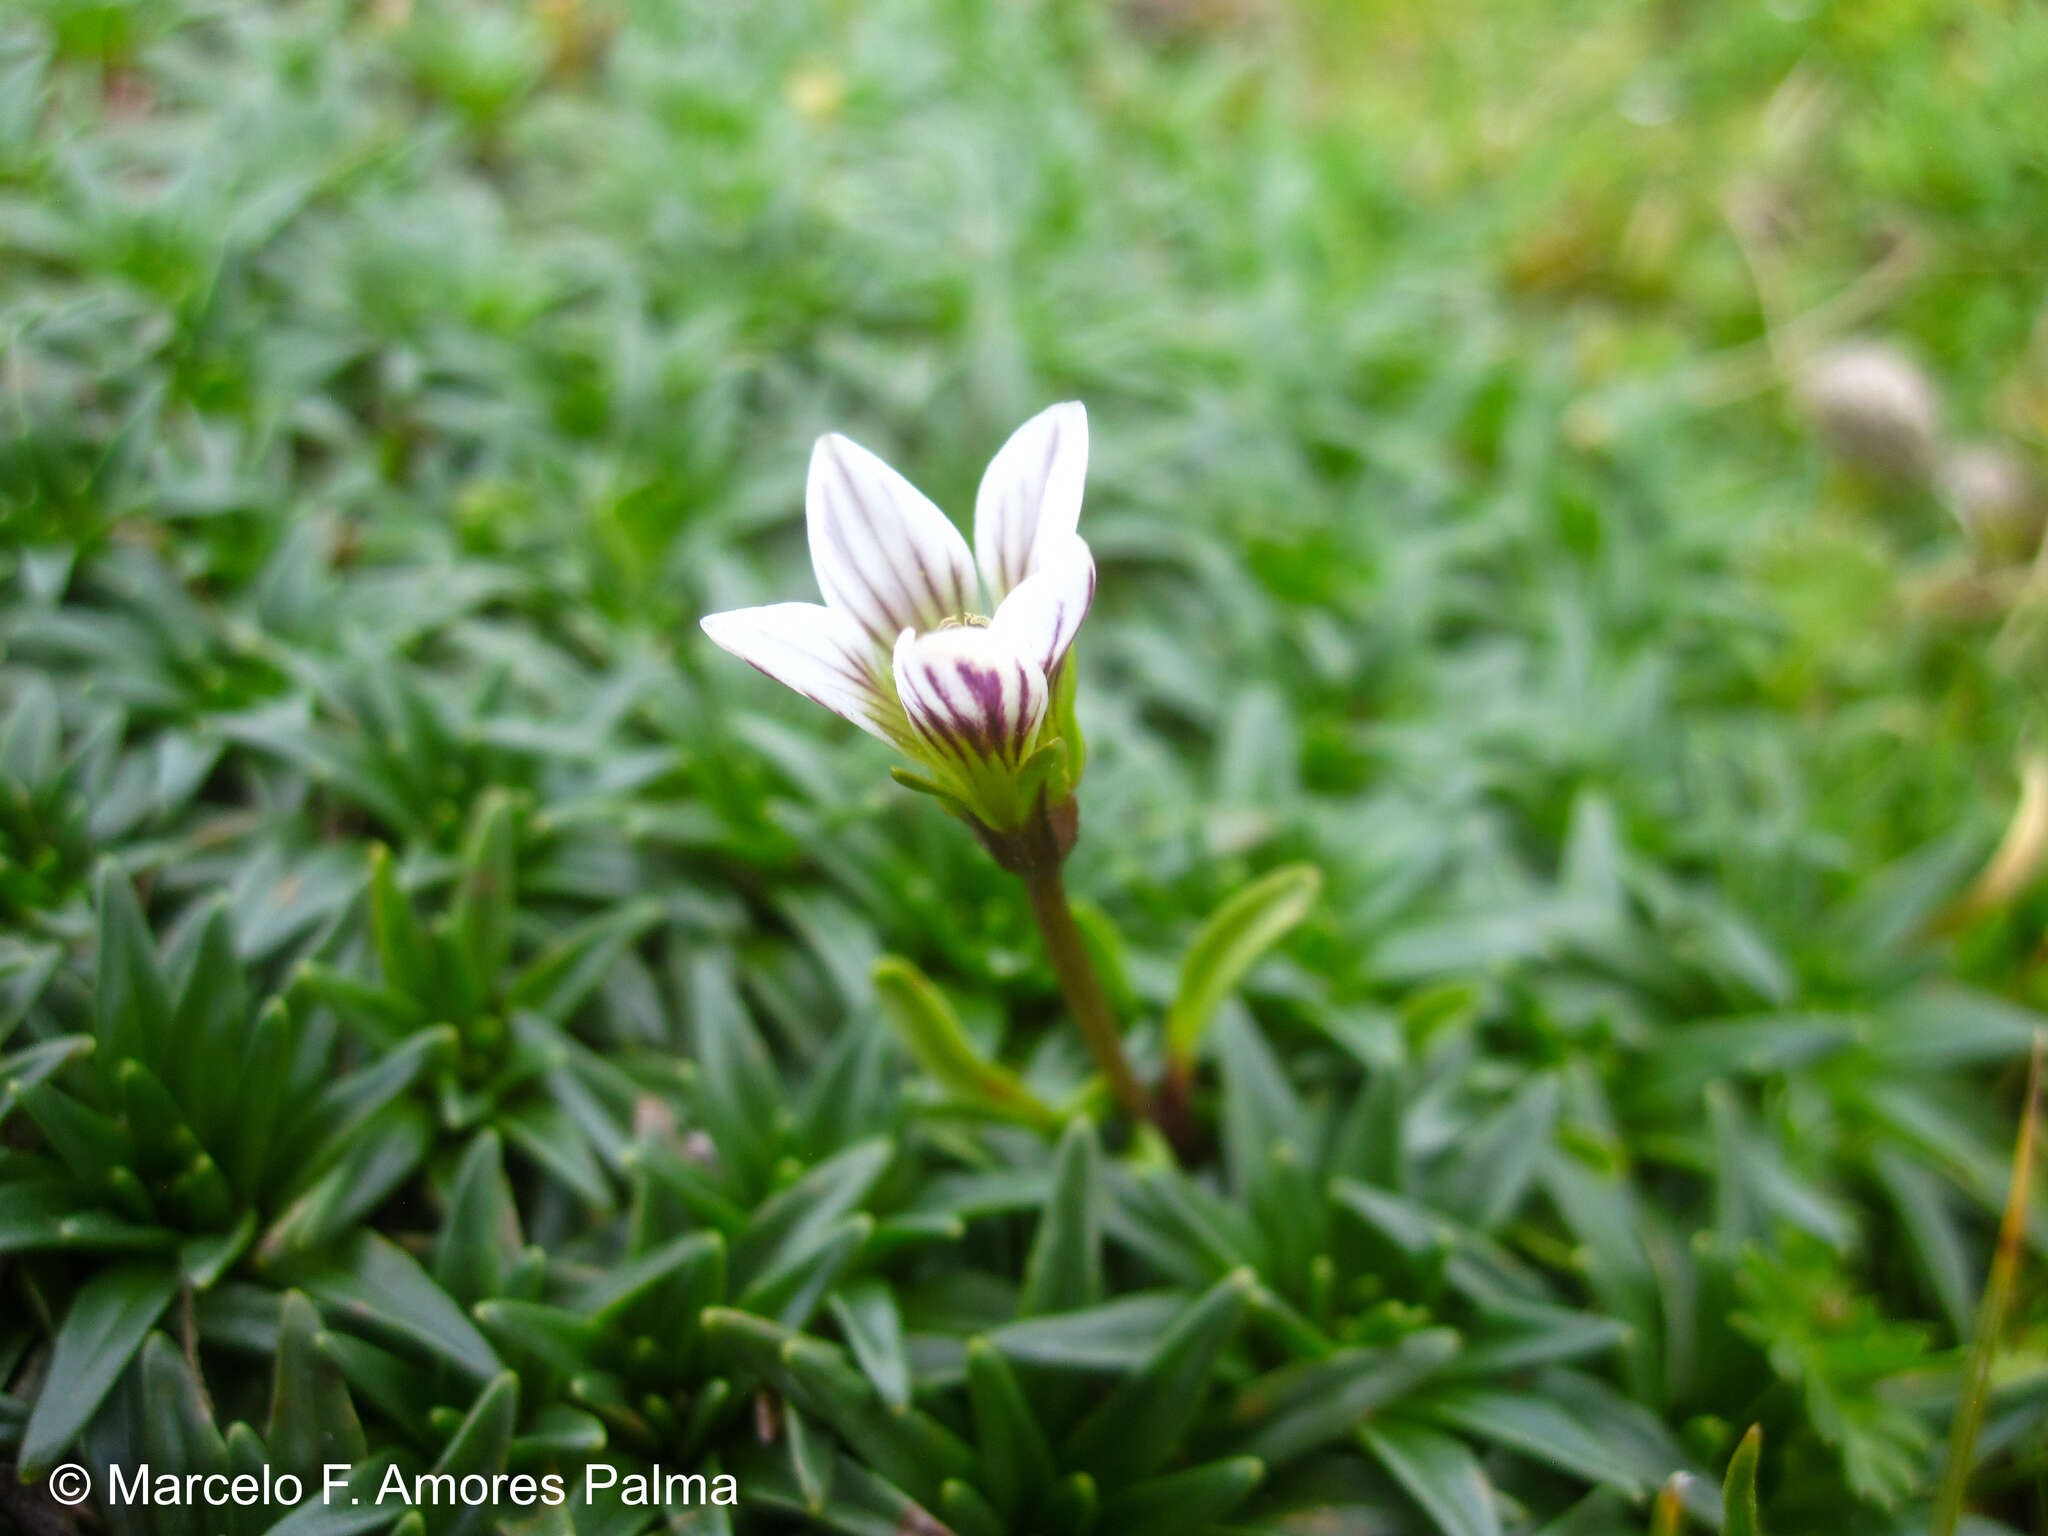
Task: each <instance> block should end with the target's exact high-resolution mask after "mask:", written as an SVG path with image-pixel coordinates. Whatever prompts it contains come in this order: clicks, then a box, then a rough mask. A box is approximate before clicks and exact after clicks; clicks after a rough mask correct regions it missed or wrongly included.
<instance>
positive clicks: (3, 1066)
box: [0, 1035, 96, 1125]
mask: <svg viewBox="0 0 2048 1536" xmlns="http://www.w3.org/2000/svg"><path fill="white" fill-rule="evenodd" d="M95 1044H96V1042H95V1041H94V1040H93V1038H92V1036H91V1035H59V1036H57V1037H56V1038H55V1039H54V1040H45V1041H43V1042H42V1043H41V1044H39V1045H31V1046H27V1047H25V1048H23V1049H22V1050H19V1051H16V1052H15V1053H14V1054H13V1055H11V1056H0V1125H5V1124H6V1123H7V1117H8V1116H9V1115H11V1114H13V1113H14V1107H15V1105H16V1104H18V1103H19V1102H20V1101H21V1096H22V1093H23V1092H24V1091H25V1090H27V1089H29V1088H33V1087H34V1086H35V1085H36V1084H37V1083H40V1082H42V1081H43V1080H44V1079H45V1078H47V1077H49V1076H51V1075H52V1074H53V1073H55V1072H57V1071H58V1070H59V1069H60V1068H62V1067H64V1066H65V1065H66V1064H67V1063H69V1062H73V1061H76V1060H78V1059H79V1058H80V1057H81V1056H84V1055H86V1054H87V1053H89V1052H90V1051H92V1050H93V1049H94V1047H95Z"/></svg>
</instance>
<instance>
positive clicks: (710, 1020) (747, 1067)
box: [684, 954, 788, 1189]
mask: <svg viewBox="0 0 2048 1536" xmlns="http://www.w3.org/2000/svg"><path fill="white" fill-rule="evenodd" d="M684 988H685V996H686V997H687V999H688V1003H689V1010H690V1041H691V1044H692V1045H693V1046H694V1047H695V1051H694V1056H695V1061H696V1067H697V1073H698V1080H697V1089H696V1091H695V1093H694V1094H693V1095H692V1097H693V1099H694V1100H695V1101H696V1103H697V1105H698V1113H699V1115H700V1116H701V1117H702V1119H703V1121H704V1127H705V1129H706V1130H707V1131H708V1132H709V1133H710V1136H711V1140H712V1144H713V1145H714V1146H716V1147H717V1148H718V1155H719V1159H720V1161H721V1162H722V1163H725V1164H728V1165H729V1166H730V1167H731V1169H732V1171H733V1173H734V1174H735V1175H736V1176H737V1178H738V1179H739V1180H740V1182H741V1185H742V1187H744V1188H750V1189H758V1188H760V1187H762V1186H763V1185H764V1184H765V1183H766V1182H767V1178H768V1174H769V1169H770V1166H771V1165H772V1163H773V1161H774V1147H775V1144H776V1133H777V1130H778V1129H779V1126H780V1122H781V1121H782V1120H783V1119H784V1118H785V1117H786V1116H787V1115H788V1110H787V1108H786V1107H785V1104H784V1092H783V1086H782V1081H781V1078H780V1076H779V1074H778V1073H777V1072H776V1070H775V1063H774V1060H773V1059H772V1058H771V1057H770V1056H769V1054H768V1048H767V1046H766V1045H764V1044H762V1042H761V1036H760V1034H759V1032H758V1031H757V1030H756V1029H755V1028H754V1023H753V1020H752V1019H751V1018H749V1017H748V1015H747V1010H746V1005H745V1004H744V1003H743V1002H741V1000H740V996H739V991H738V988H737V987H736V986H735V985H734V982H733V977H732V963H731V961H730V959H728V958H726V957H723V956H716V955H708V954H707V955H699V956H697V957H696V958H695V959H693V960H692V961H691V962H690V966H689V971H688V975H687V978H686V980H685V983H684Z"/></svg>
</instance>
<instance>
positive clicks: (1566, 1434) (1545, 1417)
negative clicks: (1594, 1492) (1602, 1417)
mask: <svg viewBox="0 0 2048 1536" xmlns="http://www.w3.org/2000/svg"><path fill="white" fill-rule="evenodd" d="M1427 1411H1428V1413H1429V1416H1430V1417H1431V1418H1433V1419H1435V1420H1437V1421H1438V1422H1440V1423H1441V1424H1443V1425H1444V1426H1445V1427H1446V1428H1449V1429H1455V1430H1458V1431H1461V1432H1462V1433H1464V1434H1467V1435H1473V1436H1477V1437H1478V1438H1479V1439H1481V1440H1491V1441H1492V1442H1493V1443H1494V1444H1496V1445H1500V1446H1505V1447H1506V1448H1507V1449H1509V1450H1511V1451H1516V1452H1518V1453H1520V1454H1521V1455H1524V1456H1527V1457H1529V1458H1531V1459H1532V1460H1535V1461H1541V1462H1547V1463H1548V1464H1550V1465H1551V1466H1553V1467H1559V1468H1561V1469H1563V1470H1564V1471H1566V1472H1570V1473H1573V1474H1575V1475H1577V1476H1579V1477H1583V1478H1585V1479H1586V1480H1587V1481H1589V1482H1596V1483H1606V1484H1608V1485H1609V1486H1610V1487H1613V1488H1618V1489H1620V1490H1621V1491H1622V1492H1623V1493H1625V1494H1626V1495H1628V1497H1629V1498H1631V1499H1638V1498H1642V1497H1644V1496H1645V1495H1646V1494H1647V1493H1648V1492H1649V1489H1648V1487H1647V1486H1646V1485H1645V1484H1644V1483H1643V1482H1642V1481H1641V1480H1640V1479H1639V1478H1638V1477H1637V1475H1636V1469H1635V1467H1634V1465H1633V1463H1632V1462H1631V1461H1630V1460H1629V1458H1628V1457H1627V1456H1625V1455H1620V1454H1617V1453H1615V1451H1614V1450H1613V1449H1612V1448H1611V1447H1609V1445H1608V1444H1607V1443H1606V1441H1605V1440H1603V1439H1602V1438H1601V1436H1600V1435H1599V1434H1597V1433H1596V1432H1594V1431H1593V1430H1591V1429H1589V1428H1588V1427H1587V1426H1585V1425H1583V1424H1581V1423H1580V1422H1579V1421H1578V1420H1577V1419H1575V1418H1573V1417H1572V1415H1571V1414H1570V1413H1569V1412H1567V1411H1566V1410H1565V1409H1564V1408H1563V1407H1562V1406H1560V1405H1559V1404H1557V1403H1554V1402H1552V1401H1550V1400H1549V1399H1547V1398H1543V1397H1538V1396H1534V1395H1532V1394H1529V1393H1525V1392H1511V1391H1506V1390H1502V1389H1499V1388H1495V1387H1490V1386H1470V1387H1458V1388H1454V1389H1451V1390H1449V1391H1445V1392H1439V1393H1436V1394H1433V1395H1432V1396H1431V1397H1430V1399H1429V1402H1428V1406H1427Z"/></svg>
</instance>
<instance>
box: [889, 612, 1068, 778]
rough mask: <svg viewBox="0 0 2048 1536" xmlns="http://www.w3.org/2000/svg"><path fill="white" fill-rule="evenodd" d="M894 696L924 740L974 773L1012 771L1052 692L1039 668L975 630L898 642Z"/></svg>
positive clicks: (904, 637) (907, 636)
mask: <svg viewBox="0 0 2048 1536" xmlns="http://www.w3.org/2000/svg"><path fill="white" fill-rule="evenodd" d="M895 671H896V695H897V697H898V698H900V699H901V700H902V701H903V711H904V713H905V714H906V715H908V716H909V717H910V726H911V729H912V730H913V731H915V732H916V733H917V736H918V739H919V740H920V741H922V742H923V743H924V744H925V746H927V747H929V748H930V749H931V750H932V752H933V753H935V754H937V755H939V756H941V757H944V758H947V759H949V760H951V761H952V762H954V763H956V764H958V765H959V766H961V767H962V768H964V769H966V770H968V772H969V773H970V774H971V773H972V772H973V771H974V770H975V769H976V768H978V767H980V766H982V765H984V764H989V763H999V764H1002V765H1004V766H1007V767H1012V768H1014V767H1015V766H1016V765H1017V764H1018V763H1020V762H1022V761H1023V760H1024V754H1025V753H1026V751H1028V750H1029V749H1030V746H1031V741H1032V738H1033V737H1034V736H1036V735H1037V734H1038V727H1039V723H1040V722H1041V721H1043V720H1044V719H1045V710H1046V704H1047V700H1048V692H1049V690H1048V689H1047V687H1046V682H1045V673H1044V672H1043V671H1042V670H1040V668H1039V666H1038V663H1036V662H1035V661H1033V660H1031V659H1030V658H1029V657H1028V656H1023V655H1020V654H1018V652H1017V650H1016V648H1015V647H1014V646H1012V645H1010V644H1009V643H1008V642H1007V641H1006V640H1004V639H1003V638H1002V637H1001V636H1000V635H997V634H996V633H995V632H994V631H993V630H989V629H982V628H978V627H976V626H974V625H966V624H963V625H959V626H957V627H955V628H951V629H940V630H934V631H933V632H932V633H930V634H928V635H920V634H917V633H915V632H914V631H912V630H908V629H906V630H904V631H903V633H902V634H901V635H900V636H898V637H897V640H896V656H895Z"/></svg>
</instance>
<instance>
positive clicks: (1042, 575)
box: [988, 534, 1095, 677]
mask: <svg viewBox="0 0 2048 1536" xmlns="http://www.w3.org/2000/svg"><path fill="white" fill-rule="evenodd" d="M1094 601H1095V556H1094V555H1093V554H1092V553H1091V552H1090V551H1089V548H1088V543H1087V541H1086V540H1085V539H1083V538H1081V537H1080V536H1079V535H1078V534H1077V535H1075V536H1074V537H1073V538H1070V539H1068V540H1067V541H1066V542H1065V543H1064V544H1062V545H1061V546H1060V547H1059V548H1057V549H1056V550H1052V551H1048V552H1047V553H1045V554H1043V555H1041V556H1040V558H1039V561H1038V569H1037V570H1035V571H1033V572H1032V573H1031V574H1030V575H1029V576H1026V577H1025V578H1024V579H1023V580H1022V581H1020V582H1018V583H1017V585H1016V586H1015V587H1014V588H1012V589H1011V591H1010V595H1009V596H1008V597H1006V598H1004V599H1003V602H1002V606H1001V607H999V608H997V609H996V616H995V617H994V618H993V619H991V620H990V621H989V626H988V627H989V629H990V630H991V631H992V632H993V633H995V634H997V635H999V636H1001V637H1002V638H1003V639H1004V640H1006V641H1007V642H1008V643H1009V644H1010V645H1011V646H1012V647H1013V648H1014V649H1015V650H1016V651H1017V652H1018V653H1019V654H1020V655H1023V656H1028V657H1030V658H1031V659H1032V660H1033V661H1035V662H1037V663H1038V665H1039V668H1040V670H1042V671H1043V672H1044V673H1045V674H1046V675H1047V676H1048V677H1050V676H1051V675H1052V672H1053V670H1054V668H1056V667H1058V666H1059V664H1060V661H1061V659H1062V658H1063V657H1065V655H1066V654H1067V647H1068V646H1070V645H1072V644H1073V643H1074V635H1075V633H1076V632H1077V631H1078V630H1079V629H1080V628H1081V621H1082V620H1083V619H1085V618H1087V617H1088V608H1089V605H1090V604H1092V603H1093V602H1094Z"/></svg>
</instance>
